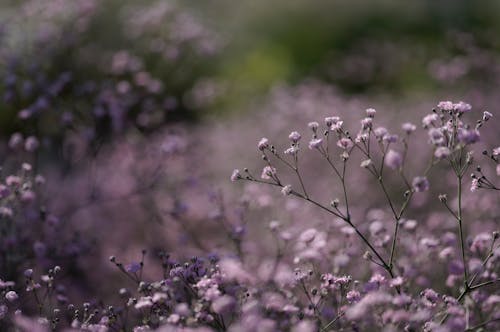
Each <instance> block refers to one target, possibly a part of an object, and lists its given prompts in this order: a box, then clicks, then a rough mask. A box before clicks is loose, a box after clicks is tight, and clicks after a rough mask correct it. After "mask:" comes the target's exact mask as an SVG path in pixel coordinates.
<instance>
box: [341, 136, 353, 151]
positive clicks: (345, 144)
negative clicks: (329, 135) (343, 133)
mask: <svg viewBox="0 0 500 332" xmlns="http://www.w3.org/2000/svg"><path fill="white" fill-rule="evenodd" d="M337 146H338V147H339V148H341V149H344V150H347V149H350V148H351V147H352V146H353V143H352V141H351V140H350V139H349V138H345V137H344V138H341V139H340V140H338V142H337Z"/></svg>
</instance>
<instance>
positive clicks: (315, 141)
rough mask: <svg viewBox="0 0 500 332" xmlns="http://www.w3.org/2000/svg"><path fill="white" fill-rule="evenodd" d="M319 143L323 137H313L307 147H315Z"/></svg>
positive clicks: (319, 144)
mask: <svg viewBox="0 0 500 332" xmlns="http://www.w3.org/2000/svg"><path fill="white" fill-rule="evenodd" d="M321 143H323V139H322V138H313V139H312V140H311V141H310V142H309V149H317V148H319V147H320V146H321Z"/></svg>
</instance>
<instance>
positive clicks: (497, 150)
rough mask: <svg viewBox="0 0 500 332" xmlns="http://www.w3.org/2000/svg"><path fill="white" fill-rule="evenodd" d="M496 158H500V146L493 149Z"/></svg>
mask: <svg viewBox="0 0 500 332" xmlns="http://www.w3.org/2000/svg"><path fill="white" fill-rule="evenodd" d="M491 154H492V155H493V156H494V157H498V156H500V146H499V147H496V148H494V149H493V152H492V153H491Z"/></svg>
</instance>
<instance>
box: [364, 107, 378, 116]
mask: <svg viewBox="0 0 500 332" xmlns="http://www.w3.org/2000/svg"><path fill="white" fill-rule="evenodd" d="M365 112H366V115H368V116H369V117H371V118H373V117H374V116H375V114H376V113H377V111H376V110H375V109H374V108H368V109H367V110H366V111H365Z"/></svg>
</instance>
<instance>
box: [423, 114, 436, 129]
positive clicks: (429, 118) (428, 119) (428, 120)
mask: <svg viewBox="0 0 500 332" xmlns="http://www.w3.org/2000/svg"><path fill="white" fill-rule="evenodd" d="M438 120H439V116H438V115H437V114H436V113H431V114H428V115H426V116H424V118H423V119H422V126H424V128H427V127H429V126H430V125H432V124H434V122H437V121H438Z"/></svg>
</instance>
